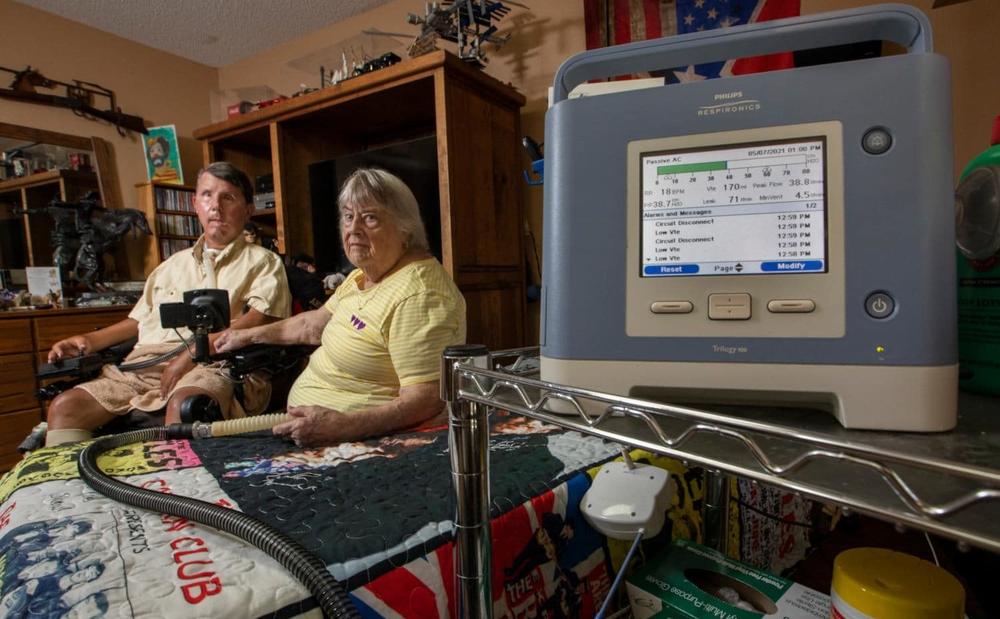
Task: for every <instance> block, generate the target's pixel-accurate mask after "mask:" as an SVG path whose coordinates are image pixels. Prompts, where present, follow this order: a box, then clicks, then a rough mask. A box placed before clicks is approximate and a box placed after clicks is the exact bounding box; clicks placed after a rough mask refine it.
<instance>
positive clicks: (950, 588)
mask: <svg viewBox="0 0 1000 619" xmlns="http://www.w3.org/2000/svg"><path fill="white" fill-rule="evenodd" d="M830 598H831V608H830V616H831V617H832V619H962V617H963V616H964V612H965V589H963V588H962V584H961V583H959V582H958V580H957V579H956V578H955V577H954V576H952V575H951V574H949V573H948V572H947V571H945V570H943V569H941V568H940V567H938V566H936V565H934V564H933V563H929V562H927V561H924V560H923V559H918V558H917V557H914V556H911V555H908V554H903V553H901V552H895V551H893V550H886V549H884V548H853V549H851V550H846V551H844V552H842V553H840V554H839V555H837V558H836V559H834V562H833V584H832V585H831V587H830Z"/></svg>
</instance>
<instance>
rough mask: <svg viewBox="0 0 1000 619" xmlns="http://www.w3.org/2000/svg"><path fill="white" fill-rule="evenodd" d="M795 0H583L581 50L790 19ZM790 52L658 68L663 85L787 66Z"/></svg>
mask: <svg viewBox="0 0 1000 619" xmlns="http://www.w3.org/2000/svg"><path fill="white" fill-rule="evenodd" d="M799 3H800V0H583V6H584V21H585V25H586V29H587V49H594V48H598V47H606V46H609V45H620V44H622V43H629V42H632V41H643V40H647V39H656V38H659V37H664V36H670V35H675V34H685V33H688V32H699V31H702V30H709V29H712V28H729V27H731V26H736V25H739V24H752V23H755V22H759V21H767V20H771V19H781V18H783V17H793V16H796V15H798V14H799V10H800V4H799ZM793 66H794V64H793V62H792V54H791V53H785V54H772V55H769V56H755V57H752V58H739V59H728V60H725V61H719V62H713V63H708V64H700V65H695V66H691V67H674V68H667V67H664V71H662V72H657V75H661V74H662V75H663V76H664V77H666V79H667V83H676V82H690V81H696V80H703V79H708V78H713V77H725V76H730V75H743V74H746V73H755V72H758V71H770V70H774V69H787V68H791V67H793Z"/></svg>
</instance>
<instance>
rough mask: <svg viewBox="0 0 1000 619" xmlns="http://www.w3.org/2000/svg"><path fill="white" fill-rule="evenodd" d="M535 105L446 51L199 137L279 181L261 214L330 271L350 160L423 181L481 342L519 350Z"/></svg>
mask: <svg viewBox="0 0 1000 619" xmlns="http://www.w3.org/2000/svg"><path fill="white" fill-rule="evenodd" d="M523 105H524V97H523V96H521V95H520V94H519V93H517V92H516V91H515V90H514V89H513V88H511V87H510V86H507V85H505V84H502V83H501V82H499V81H497V80H495V79H493V78H492V77H490V76H488V75H486V74H484V73H482V72H480V71H477V70H475V69H473V68H471V67H469V66H467V65H466V64H465V63H463V62H462V61H460V60H459V59H458V58H456V57H455V56H453V55H451V54H448V53H446V52H443V51H438V52H434V53H431V54H427V55H425V56H421V57H419V58H414V59H410V60H407V61H404V62H402V63H399V64H397V65H394V66H391V67H388V68H386V69H382V70H379V71H375V72H373V73H369V74H367V75H363V76H360V77H357V78H354V79H350V80H347V81H345V82H342V83H340V84H338V85H335V86H331V87H328V88H324V89H322V90H320V91H318V92H314V93H311V94H308V95H304V96H301V97H296V98H294V99H290V100H288V101H284V102H282V103H279V104H276V105H273V106H270V107H267V108H264V109H262V110H259V111H256V112H251V113H249V114H246V115H244V116H239V117H236V118H232V119H229V120H227V121H224V122H221V123H217V124H214V125H210V126H208V127H204V128H202V129H199V130H197V131H195V133H194V135H195V137H197V138H199V139H200V140H202V143H203V154H204V159H205V162H206V163H208V162H210V161H217V160H226V161H229V162H231V163H233V164H235V165H237V166H239V167H240V168H242V169H243V170H245V171H246V172H247V173H248V174H249V175H250V177H251V179H254V178H257V177H266V176H268V175H271V176H272V177H273V184H274V192H275V208H274V209H270V210H271V211H273V212H268V213H264V214H261V215H258V216H257V218H258V219H259V220H260V221H262V222H263V223H264V224H265V225H269V226H272V227H273V229H274V230H275V235H276V238H277V244H278V250H279V251H280V252H281V253H283V254H286V255H291V254H295V253H298V252H307V253H310V254H312V255H314V256H316V258H317V263H318V267H319V268H320V270H322V271H331V270H337V269H338V268H339V267H340V266H341V265H340V264H339V263H338V262H337V260H336V257H337V256H336V253H338V252H339V250H335V249H333V248H336V246H339V241H337V242H336V245H334V239H335V238H338V235H337V231H336V230H337V229H336V189H337V181H338V179H340V178H341V177H342V176H344V171H345V169H346V168H349V167H351V166H356V165H359V164H360V165H371V164H375V165H379V166H380V167H385V168H387V169H389V170H390V171H392V172H394V173H397V174H398V175H400V176H402V177H404V180H407V182H408V184H410V185H411V188H414V185H418V187H416V188H415V191H414V193H416V194H417V198H418V201H421V209H422V213H423V215H424V221H425V224H426V225H427V226H428V236H429V240H430V242H431V245H432V250H433V251H434V252H435V253H436V254H437V256H438V257H439V258H440V259H441V262H442V264H443V265H444V267H445V268H446V269H447V270H448V272H449V273H450V274H451V276H452V277H453V278H454V280H455V283H456V284H458V287H459V289H460V290H461V291H462V293H463V294H464V295H465V299H466V304H467V306H468V341H470V342H476V343H482V344H486V345H487V346H490V347H491V348H494V349H498V348H509V347H515V346H522V345H525V344H526V341H525V337H526V336H525V269H524V252H523V235H522V230H523V223H522V222H523V214H522V209H523V207H522V204H521V193H520V183H521V182H523V180H522V179H521V172H520V159H521V153H520V135H521V129H520V107H521V106H523ZM407 175H410V176H409V177H408V176H407ZM428 175H429V177H430V181H429V183H426V185H427V186H424V183H423V181H424V180H426V179H427V176H428ZM411 179H412V180H411ZM428 196H431V197H428Z"/></svg>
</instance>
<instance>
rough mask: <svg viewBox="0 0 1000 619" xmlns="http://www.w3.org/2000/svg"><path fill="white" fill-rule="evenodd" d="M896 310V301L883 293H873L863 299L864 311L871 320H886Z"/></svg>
mask: <svg viewBox="0 0 1000 619" xmlns="http://www.w3.org/2000/svg"><path fill="white" fill-rule="evenodd" d="M895 309H896V301H895V300H893V298H892V297H890V296H889V295H887V294H886V293H884V292H873V293H872V294H870V295H868V298H867V299H865V311H866V312H868V315H869V316H871V317H872V318H887V317H888V316H889V315H890V314H892V312H893V310H895Z"/></svg>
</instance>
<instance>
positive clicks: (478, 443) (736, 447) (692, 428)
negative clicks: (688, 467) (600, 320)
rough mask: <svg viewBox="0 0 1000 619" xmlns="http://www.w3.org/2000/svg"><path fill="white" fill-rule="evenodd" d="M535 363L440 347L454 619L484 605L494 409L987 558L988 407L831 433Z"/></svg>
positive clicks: (997, 443) (996, 447) (998, 504)
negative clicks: (625, 391)
mask: <svg viewBox="0 0 1000 619" xmlns="http://www.w3.org/2000/svg"><path fill="white" fill-rule="evenodd" d="M537 356H538V349H537V348H525V349H516V350H509V351H500V352H496V353H492V354H491V353H490V352H489V351H488V350H486V349H485V348H484V347H481V346H479V347H474V346H470V347H456V348H453V349H449V350H446V351H445V354H444V357H443V360H442V399H443V400H445V402H446V403H447V404H448V408H449V419H450V437H451V441H452V447H453V449H452V476H453V478H454V481H455V493H456V510H457V513H456V521H455V522H456V528H457V529H456V530H457V533H456V552H457V556H456V564H455V565H456V576H457V578H458V583H457V584H458V587H457V588H456V591H457V596H458V602H459V604H458V609H459V616H463V617H464V616H483V617H488V616H490V615H489V612H490V610H491V606H492V603H491V596H490V592H489V582H490V577H489V576H490V575H489V566H490V561H489V557H490V537H489V453H488V449H487V448H486V446H487V445H488V432H489V429H488V421H487V419H488V416H489V413H490V412H491V411H492V410H494V409H504V410H507V411H510V412H514V413H517V414H521V415H525V416H527V417H531V418H533V419H538V420H541V421H544V422H547V423H551V424H555V425H559V426H562V427H565V428H568V429H572V430H577V431H579V432H581V433H584V434H590V435H594V436H598V437H601V438H604V439H607V440H610V441H614V442H617V443H622V444H624V445H629V446H632V447H637V448H641V449H645V450H648V451H651V452H654V453H657V454H661V455H664V456H668V457H671V458H674V459H677V460H681V461H682V462H685V463H686V464H693V465H697V466H701V467H705V469H706V470H707V471H709V472H711V473H713V474H716V473H718V474H717V475H714V477H715V481H716V482H717V483H716V484H714V485H715V487H716V488H719V487H722V483H721V482H722V481H723V480H724V479H725V475H727V474H728V475H737V476H740V477H745V478H748V479H750V480H752V481H755V482H760V483H765V484H770V485H773V486H776V487H779V488H782V489H785V490H789V491H792V492H795V493H799V494H802V495H804V496H807V497H809V498H812V499H816V500H819V501H823V502H828V503H835V504H837V505H840V506H842V507H843V508H845V509H852V510H856V511H858V512H861V513H865V514H869V515H871V516H875V517H877V518H881V519H883V520H888V521H891V522H895V523H897V524H898V525H901V526H909V527H913V528H916V529H921V530H924V531H929V532H932V533H935V534H938V535H942V536H945V537H950V538H953V539H955V540H957V541H958V542H959V544H960V545H963V544H972V545H975V546H980V547H983V548H986V549H988V550H991V551H993V552H1000V399H997V398H989V397H984V396H971V395H965V394H963V395H962V396H961V398H960V406H959V409H960V414H959V426H958V427H957V428H956V429H955V430H953V431H951V432H946V433H939V434H909V433H893V432H873V431H859V430H845V429H844V428H842V427H840V426H839V425H838V424H837V423H836V422H835V421H834V420H833V419H832V417H830V416H827V415H823V414H818V413H817V412H816V411H800V410H789V409H773V408H771V409H762V408H739V409H733V410H731V411H730V412H729V414H726V413H723V412H710V411H705V410H699V409H695V408H688V407H682V406H672V405H668V404H659V403H654V402H649V401H644V400H639V399H636V398H629V397H622V396H615V395H609V394H605V393H600V392H596V391H591V390H587V389H580V388H576V387H570V386H566V385H558V384H554V383H549V382H545V381H542V380H538V379H537V378H533V377H532V376H531V374H532V372H531V370H530V369H529V370H527V371H525V369H524V368H533V367H537V366H536V364H534V363H532V359H533V358H536V357H537ZM555 411H559V412H555ZM567 413H568V414H567ZM736 414H738V415H739V416H735V415H736ZM714 503H715V505H716V508H719V506H720V505H721V507H723V508H724V506H725V505H726V504H727V501H725V500H724V499H723V500H722V501H714ZM709 520H716V521H718V522H721V523H725V522H726V520H727V519H726V518H717V519H714V518H707V519H706V522H707V521H709ZM723 526H724V525H723ZM713 537H717V538H718V539H725V537H724V535H723V534H722V533H721V532H715V536H713Z"/></svg>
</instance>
